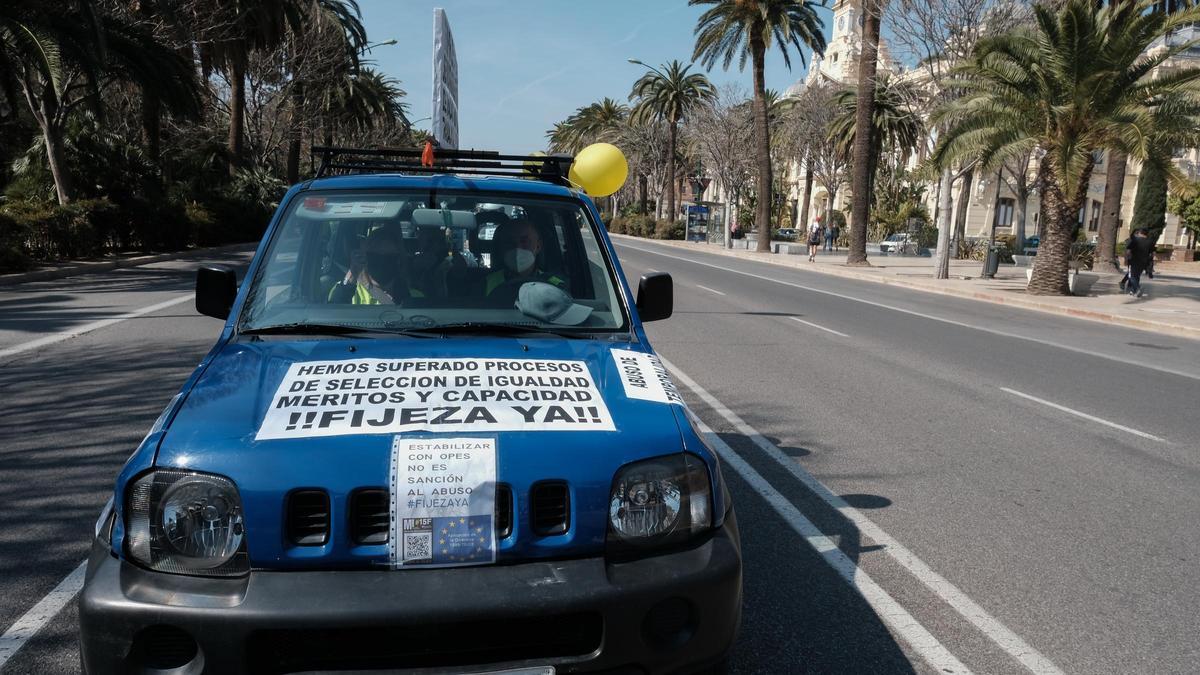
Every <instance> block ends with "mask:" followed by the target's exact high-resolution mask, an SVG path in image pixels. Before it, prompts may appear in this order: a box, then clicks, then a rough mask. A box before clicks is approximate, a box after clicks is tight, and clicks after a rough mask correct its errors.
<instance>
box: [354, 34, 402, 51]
mask: <svg viewBox="0 0 1200 675" xmlns="http://www.w3.org/2000/svg"><path fill="white" fill-rule="evenodd" d="M398 42H399V40H397V39H396V38H392V39H391V40H384V41H383V42H375V43H372V44H369V45H367V46H365V47H363V48H362V49H360V50H358V53H359V54H360V55H361V54H365V53H367V52H370V51H371V50H372V49H375V48H376V47H390V46H392V45H394V44H397V43H398Z"/></svg>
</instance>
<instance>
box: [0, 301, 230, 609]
mask: <svg viewBox="0 0 1200 675" xmlns="http://www.w3.org/2000/svg"><path fill="white" fill-rule="evenodd" d="M174 321H178V319H175V320H174ZM212 337H213V336H212V335H211V334H209V332H208V331H202V332H200V333H198V334H196V335H194V336H189V337H188V338H187V339H185V340H182V341H180V340H171V341H159V342H156V341H154V340H143V341H139V342H138V344H120V343H116V344H114V343H107V344H104V345H103V348H101V349H97V348H92V349H87V348H84V345H80V346H79V348H74V349H69V350H67V349H55V350H50V351H47V352H44V353H36V354H31V355H29V358H17V359H15V360H13V361H10V362H9V363H7V364H5V365H3V366H0V391H3V392H4V399H5V406H4V413H3V415H4V423H3V424H0V504H4V509H3V510H0V597H3V598H4V600H3V602H2V603H0V625H5V626H6V625H10V624H11V622H12V621H14V620H15V619H16V618H17V617H19V616H20V615H21V614H23V613H24V612H25V611H26V610H28V609H29V608H30V607H31V606H33V605H34V604H35V603H36V602H37V601H38V600H39V599H40V598H41V597H42V596H43V595H45V593H46V592H48V591H49V590H50V589H51V588H53V587H54V586H55V585H56V584H57V583H58V582H59V581H60V580H61V579H62V577H64V576H65V575H66V574H67V573H68V572H70V571H71V570H72V569H74V568H75V566H76V565H78V564H79V563H80V561H82V560H83V558H84V556H85V555H86V554H87V550H88V548H89V546H90V543H91V538H92V526H93V524H94V522H95V520H96V516H97V515H98V514H99V511H100V507H101V506H102V505H103V504H104V502H105V501H106V500H107V499H108V497H109V496H110V494H111V492H112V487H113V483H114V480H115V478H116V475H117V473H118V471H120V469H121V466H122V465H123V463H124V461H125V459H126V458H127V457H128V456H129V454H130V453H131V452H132V451H133V450H134V449H136V447H137V445H138V443H139V441H140V440H141V438H142V436H143V435H144V434H145V433H146V431H147V429H149V427H150V425H151V424H152V423H153V422H154V419H155V418H156V417H157V416H158V415H159V413H160V412H162V409H163V408H164V407H165V406H166V404H167V402H168V401H169V400H170V399H171V396H173V395H174V394H175V392H176V391H177V390H178V389H179V387H180V386H181V385H182V384H183V382H184V381H185V380H186V379H187V376H188V374H189V373H190V372H191V370H192V369H193V368H194V367H195V365H196V363H197V362H198V361H199V360H200V358H201V357H202V356H203V355H204V352H205V351H206V350H207V349H208V348H209V345H210V344H211V341H212Z"/></svg>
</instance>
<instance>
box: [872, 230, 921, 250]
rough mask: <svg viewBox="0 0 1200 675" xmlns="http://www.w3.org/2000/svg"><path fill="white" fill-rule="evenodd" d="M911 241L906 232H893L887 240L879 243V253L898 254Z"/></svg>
mask: <svg viewBox="0 0 1200 675" xmlns="http://www.w3.org/2000/svg"><path fill="white" fill-rule="evenodd" d="M910 241H913V238H912V235H910V234H908V233H907V232H895V233H893V234H889V235H888V236H887V238H885V239H884V240H883V241H881V242H879V252H880V253H899V252H900V251H901V250H902V249H903V248H904V245H905V244H907V243H908V242H910Z"/></svg>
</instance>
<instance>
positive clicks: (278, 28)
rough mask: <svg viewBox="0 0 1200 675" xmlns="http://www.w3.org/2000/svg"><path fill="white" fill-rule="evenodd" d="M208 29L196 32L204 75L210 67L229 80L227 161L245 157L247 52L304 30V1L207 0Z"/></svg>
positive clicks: (272, 45) (265, 48)
mask: <svg viewBox="0 0 1200 675" xmlns="http://www.w3.org/2000/svg"><path fill="white" fill-rule="evenodd" d="M203 7H204V11H205V12H206V13H207V14H208V15H209V16H210V17H211V19H210V21H209V22H208V24H209V28H207V29H206V30H204V31H203V32H202V34H201V35H198V36H197V39H198V45H199V47H200V63H201V66H202V67H203V69H204V72H205V75H206V76H207V74H208V72H209V71H210V69H212V68H217V69H219V70H221V71H223V72H224V73H225V75H226V77H227V78H228V79H229V155H230V157H231V158H232V159H233V161H232V162H231V163H230V165H229V170H230V174H231V175H232V174H234V173H236V171H237V169H238V168H239V166H240V165H241V164H243V163H244V162H245V124H246V68H247V67H248V65H249V62H250V55H251V54H252V53H254V52H256V51H268V50H271V49H275V48H277V47H279V46H280V45H281V44H283V42H284V40H285V39H286V38H287V36H288V33H289V32H293V33H301V32H302V31H303V29H304V22H305V16H306V10H307V9H308V8H309V2H308V0H207V4H205V5H203Z"/></svg>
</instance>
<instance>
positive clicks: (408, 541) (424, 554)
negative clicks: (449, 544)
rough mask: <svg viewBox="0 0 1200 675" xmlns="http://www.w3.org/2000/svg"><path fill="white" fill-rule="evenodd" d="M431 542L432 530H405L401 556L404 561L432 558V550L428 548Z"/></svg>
mask: <svg viewBox="0 0 1200 675" xmlns="http://www.w3.org/2000/svg"><path fill="white" fill-rule="evenodd" d="M432 544H433V533H432V532H417V533H411V532H405V533H404V552H403V553H404V555H403V556H401V557H402V559H403V560H404V562H420V561H423V560H432V559H433V552H432V551H431V550H430V548H431V546H432Z"/></svg>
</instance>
